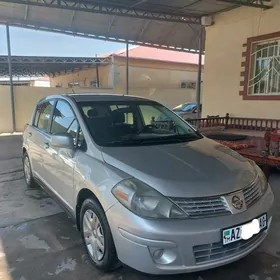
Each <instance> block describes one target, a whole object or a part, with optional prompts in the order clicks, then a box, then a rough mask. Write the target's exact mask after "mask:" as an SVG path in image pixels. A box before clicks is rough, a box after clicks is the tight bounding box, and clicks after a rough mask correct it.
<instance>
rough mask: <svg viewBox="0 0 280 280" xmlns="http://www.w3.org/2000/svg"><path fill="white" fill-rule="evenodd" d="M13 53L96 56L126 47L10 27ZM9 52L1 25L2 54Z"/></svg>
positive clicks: (0, 52) (4, 29)
mask: <svg viewBox="0 0 280 280" xmlns="http://www.w3.org/2000/svg"><path fill="white" fill-rule="evenodd" d="M10 36H11V49H12V55H34V56H84V57H85V56H89V57H91V56H95V55H102V54H105V53H108V52H112V51H117V50H121V49H124V48H125V45H124V44H121V43H113V42H106V41H101V40H93V39H86V38H81V37H73V36H69V35H62V34H57V33H50V32H42V31H35V30H29V29H23V28H15V27H10ZM6 54H7V44H6V27H5V26H1V25H0V55H6Z"/></svg>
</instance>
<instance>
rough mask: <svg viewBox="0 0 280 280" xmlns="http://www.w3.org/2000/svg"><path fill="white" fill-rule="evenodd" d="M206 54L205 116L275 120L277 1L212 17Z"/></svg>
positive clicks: (279, 39) (279, 75)
mask: <svg viewBox="0 0 280 280" xmlns="http://www.w3.org/2000/svg"><path fill="white" fill-rule="evenodd" d="M205 53H206V57H205V78H204V95H203V99H202V102H203V112H202V113H203V115H204V116H207V115H225V114H226V113H229V114H230V115H232V116H239V117H253V118H254V117H255V118H275V119H279V118H280V114H279V109H278V108H279V106H280V0H275V1H273V7H272V8H270V9H266V10H263V9H257V8H252V7H240V8H237V9H234V10H231V11H227V12H224V13H221V14H218V15H216V16H215V17H214V25H212V26H210V27H207V28H206V47H205Z"/></svg>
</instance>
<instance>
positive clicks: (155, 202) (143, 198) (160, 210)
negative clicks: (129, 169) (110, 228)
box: [112, 178, 187, 219]
mask: <svg viewBox="0 0 280 280" xmlns="http://www.w3.org/2000/svg"><path fill="white" fill-rule="evenodd" d="M112 193H113V195H114V196H115V197H116V198H117V200H118V201H119V202H120V203H121V204H122V205H123V206H125V207H126V208H127V209H129V210H130V211H132V212H133V213H135V214H136V215H138V216H141V217H144V218H155V219H160V218H164V219H168V218H171V219H172V218H173V219H184V218H187V215H186V214H185V213H184V212H183V211H182V210H181V209H180V208H178V207H177V206H176V205H175V204H173V203H172V202H171V201H170V200H169V199H167V198H166V197H165V196H163V195H162V194H160V193H159V192H157V191H156V190H154V189H153V188H151V187H149V186H148V185H146V184H145V183H143V182H141V181H139V180H137V179H135V178H131V179H126V180H123V181H121V182H120V183H118V184H117V185H116V186H115V187H114V188H113V189H112Z"/></svg>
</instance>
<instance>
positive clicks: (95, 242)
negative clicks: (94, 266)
mask: <svg viewBox="0 0 280 280" xmlns="http://www.w3.org/2000/svg"><path fill="white" fill-rule="evenodd" d="M83 229H84V239H85V243H86V247H87V249H88V252H89V254H90V256H91V258H92V259H93V261H95V262H97V261H100V260H102V258H103V257H104V253H105V246H104V235H103V228H102V225H101V223H100V221H99V219H98V217H97V216H96V214H95V213H94V212H93V211H92V210H87V211H86V212H85V214H84V217H83Z"/></svg>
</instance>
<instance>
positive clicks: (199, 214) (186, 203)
mask: <svg viewBox="0 0 280 280" xmlns="http://www.w3.org/2000/svg"><path fill="white" fill-rule="evenodd" d="M242 192H243V196H244V200H245V203H246V208H247V209H248V208H250V207H251V206H252V205H253V204H254V203H255V202H257V201H258V200H259V199H260V198H261V196H262V194H261V190H260V186H259V184H258V181H257V180H256V181H254V183H252V184H251V185H250V186H249V187H247V188H245V189H243V191H242V190H240V191H239V192H236V193H232V194H225V195H221V196H213V197H201V198H182V197H169V199H170V200H172V201H173V202H174V203H175V204H176V205H177V206H179V207H180V208H181V209H182V210H183V211H185V212H186V213H187V214H188V216H189V217H190V218H206V217H211V216H219V215H228V214H231V213H232V212H231V207H232V206H231V204H230V203H229V204H230V205H229V204H228V202H227V200H228V196H229V198H230V200H231V196H232V195H235V194H237V195H238V193H240V194H241V193H242ZM226 198H227V199H226Z"/></svg>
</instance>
